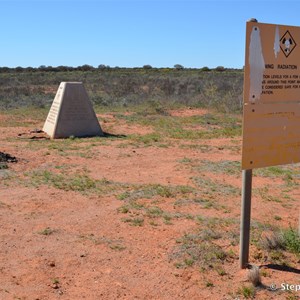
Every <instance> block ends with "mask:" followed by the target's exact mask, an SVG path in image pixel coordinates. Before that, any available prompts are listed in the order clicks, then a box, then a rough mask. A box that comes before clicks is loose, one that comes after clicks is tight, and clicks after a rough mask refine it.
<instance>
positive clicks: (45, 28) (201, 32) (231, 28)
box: [0, 0, 300, 68]
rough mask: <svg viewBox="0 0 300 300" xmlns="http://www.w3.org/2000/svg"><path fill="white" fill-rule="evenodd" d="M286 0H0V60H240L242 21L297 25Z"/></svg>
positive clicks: (197, 63)
mask: <svg viewBox="0 0 300 300" xmlns="http://www.w3.org/2000/svg"><path fill="white" fill-rule="evenodd" d="M299 11H300V1H292V0H283V1H276V0H273V1H271V0H269V1H267V0H266V1H258V0H251V1H248V0H244V1H243V0H236V1H227V0H223V1H222V0H219V1H217V0H210V1H204V0H203V1H202V0H198V1H197V0H185V1H181V0H133V1H127V0H123V1H122V0H98V1H97V0H52V1H48V0H35V1H26V0H0V16H1V17H0V26H1V31H0V32H1V38H0V66H8V67H17V66H22V67H28V66H32V67H39V66H40V65H46V66H59V65H66V66H74V67H76V66H80V65H83V64H89V65H92V66H95V67H97V66H98V65H99V64H105V65H109V66H111V67H115V66H119V67H142V66H143V65H146V64H150V65H151V66H153V67H173V66H174V65H175V64H181V65H183V66H184V67H196V68H201V67H204V66H208V67H210V68H214V67H217V66H224V67H228V68H242V67H243V65H244V51H245V50H244V49H245V27H246V21H247V20H248V19H250V18H252V17H255V18H257V19H258V21H259V22H262V23H275V24H285V25H293V26H300V18H299Z"/></svg>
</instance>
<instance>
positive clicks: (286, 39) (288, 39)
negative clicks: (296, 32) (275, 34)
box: [280, 30, 297, 57]
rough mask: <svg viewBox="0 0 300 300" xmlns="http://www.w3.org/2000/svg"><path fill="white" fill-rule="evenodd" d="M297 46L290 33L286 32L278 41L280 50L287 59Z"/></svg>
mask: <svg viewBox="0 0 300 300" xmlns="http://www.w3.org/2000/svg"><path fill="white" fill-rule="evenodd" d="M296 46H297V44H296V42H295V40H294V39H293V37H292V35H291V34H290V32H289V31H288V30H287V31H286V32H285V34H284V35H283V36H282V38H281V39H280V48H281V50H282V52H283V53H284V55H285V56H286V57H288V56H289V55H290V54H291V53H292V51H293V50H294V49H295V47H296Z"/></svg>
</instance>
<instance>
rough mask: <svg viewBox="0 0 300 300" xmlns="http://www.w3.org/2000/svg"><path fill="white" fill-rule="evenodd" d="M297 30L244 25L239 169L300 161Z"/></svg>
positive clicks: (299, 41)
mask: <svg viewBox="0 0 300 300" xmlns="http://www.w3.org/2000/svg"><path fill="white" fill-rule="evenodd" d="M299 127H300V27H294V26H285V25H274V24H264V23H257V22H247V28H246V57H245V77H244V120H243V148H242V169H243V170H247V169H253V168H260V167H267V166H273V165H280V164H288V163H295V162H299V161H300V130H299Z"/></svg>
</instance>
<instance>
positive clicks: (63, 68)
mask: <svg viewBox="0 0 300 300" xmlns="http://www.w3.org/2000/svg"><path fill="white" fill-rule="evenodd" d="M120 69H122V70H128V69H129V70H139V69H148V70H149V69H154V70H174V69H175V70H183V69H187V70H200V71H203V72H209V71H217V72H224V71H241V69H233V68H225V67H223V66H218V67H216V68H209V67H202V68H185V67H184V66H182V65H180V64H176V65H174V67H173V68H155V67H152V66H151V65H144V66H143V67H136V68H125V67H113V68H112V67H110V66H108V65H99V66H98V67H93V66H91V65H82V66H78V67H70V66H57V67H52V66H45V65H42V66H39V67H38V68H33V67H25V68H24V67H16V68H9V67H0V73H9V72H18V73H20V72H40V71H44V72H72V71H93V70H95V71H97V70H120Z"/></svg>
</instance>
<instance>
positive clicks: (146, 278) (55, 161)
mask: <svg viewBox="0 0 300 300" xmlns="http://www.w3.org/2000/svg"><path fill="white" fill-rule="evenodd" d="M204 113H206V111H204V110H180V111H176V112H172V115H174V116H191V115H195V114H204ZM7 118H8V117H7V116H4V115H2V116H1V115H0V121H2V122H3V120H6V119H7ZM99 118H100V122H101V118H105V119H106V123H103V124H102V123H101V126H102V127H103V129H104V130H105V131H108V130H106V129H107V128H109V132H110V133H112V134H118V135H122V134H129V133H130V134H141V135H143V134H147V133H151V132H152V129H151V128H147V127H142V126H139V125H134V126H131V125H128V124H125V123H122V122H117V121H116V120H115V118H114V117H113V114H108V113H107V114H106V115H101V116H100V117H99ZM42 125H43V122H37V124H35V128H42ZM30 129H31V128H28V127H18V126H14V127H0V139H1V149H0V150H1V151H2V152H6V153H10V154H11V155H13V156H16V157H17V158H18V159H19V161H18V163H10V164H8V166H9V169H8V170H2V173H0V219H1V228H0V236H1V248H0V278H1V286H0V299H3V300H6V299H22V300H25V299H26V300H27V299H28V300H29V299H30V300H31V299H35V300H37V299H39V300H46V299H47V300H48V299H70V300H72V299H108V300H109V299H165V300H167V299H243V296H242V295H240V294H239V293H238V290H239V288H241V287H242V286H248V285H249V282H248V281H247V272H248V271H247V270H240V269H239V261H238V253H239V246H238V245H230V244H228V241H226V240H220V244H221V245H222V247H223V248H224V249H225V250H229V249H231V250H232V251H234V253H235V256H234V257H233V258H232V260H230V261H226V262H225V263H224V269H225V271H226V275H224V276H220V275H218V274H217V273H216V272H215V270H208V271H206V272H201V271H200V270H199V267H196V266H191V267H186V268H176V266H175V262H174V261H173V259H172V253H173V252H174V249H175V248H176V247H177V246H178V243H177V242H176V241H177V239H178V238H180V237H182V236H183V235H184V234H185V233H189V232H193V231H194V230H197V228H199V224H197V222H195V221H194V220H192V219H189V218H178V219H174V220H172V222H171V224H168V223H165V222H163V221H162V220H161V219H157V220H155V221H156V222H157V223H158V224H156V225H155V226H154V225H153V224H152V223H151V219H150V218H148V217H147V216H145V215H144V224H143V226H131V225H130V224H129V223H127V222H124V217H126V216H127V215H126V214H123V213H121V212H120V211H119V210H118V209H119V208H120V207H121V206H122V205H123V204H124V202H123V201H122V200H120V199H119V198H118V194H120V193H121V192H118V191H116V192H112V193H104V194H103V195H102V194H99V193H80V192H78V191H65V190H61V189H57V188H55V187H54V186H52V185H49V184H39V185H37V186H34V185H32V184H30V182H29V183H28V178H27V177H26V174H27V173H28V172H29V173H30V172H32V171H35V170H49V169H51V170H54V171H55V170H58V171H59V166H63V167H62V168H64V170H66V172H69V173H68V174H73V173H76V172H78V173H80V172H82V170H84V172H87V173H88V176H89V177H91V178H92V179H94V180H101V179H103V178H105V180H108V181H112V182H115V183H118V184H127V185H129V186H130V185H141V184H145V185H149V184H160V185H164V186H177V185H189V186H194V183H193V180H192V177H193V176H196V175H197V174H198V175H199V173H197V171H196V170H195V169H193V168H191V167H190V166H189V165H188V164H187V165H185V164H184V163H180V161H182V160H183V159H184V158H189V159H190V160H191V161H200V160H209V161H212V162H217V161H221V160H231V161H239V160H240V159H241V151H240V146H241V139H240V138H234V139H229V138H228V139H226V138H224V139H211V140H201V141H193V142H190V141H179V142H177V141H175V142H174V141H172V143H171V144H170V146H169V147H167V148H165V147H158V146H155V145H150V146H148V147H142V146H140V145H138V144H131V143H128V142H127V141H126V140H125V141H124V140H122V139H117V138H116V139H107V140H105V138H103V140H101V142H99V141H97V142H95V141H94V140H92V141H89V140H88V139H87V140H86V141H84V142H82V143H81V144H79V147H80V149H79V150H78V151H79V152H80V151H81V152H83V154H82V155H78V153H76V149H75V150H73V149H71V150H64V149H63V150H62V151H59V150H57V149H55V148H53V147H52V148H49V147H48V148H47V147H46V146H39V145H42V143H45V140H44V139H38V138H37V137H43V135H42V134H38V133H37V134H35V133H29V130H30ZM20 133H25V134H22V135H19V134H20ZM18 135H19V136H18ZM32 136H35V137H36V139H35V140H32V139H30V138H31V137H32ZM46 142H47V141H46ZM63 142H64V141H62V140H59V141H56V143H57V144H58V145H63ZM91 143H94V144H95V145H93V146H91V147H90V144H91ZM188 144H199V145H200V144H206V145H209V146H211V150H209V151H200V150H199V149H197V148H193V147H181V146H182V145H188ZM45 145H46V144H45ZM47 145H48V144H47ZM224 146H235V147H236V146H238V149H237V150H232V148H230V147H224ZM89 147H90V148H89ZM0 171H1V170H0ZM7 172H9V173H7ZM1 174H2V175H1ZM5 174H10V176H11V177H10V179H5V176H6V175H5ZM1 176H2V177H1ZM203 176H204V177H207V178H210V179H211V180H218V182H222V183H226V184H231V185H233V186H236V187H237V188H239V189H240V188H241V178H240V176H239V175H237V176H229V175H228V174H226V173H220V174H214V173H211V172H208V171H207V172H203ZM26 180H27V181H26ZM24 182H25V183H24ZM280 184H282V180H281V179H280V178H275V179H270V178H263V177H259V176H258V177H254V179H253V187H254V188H264V187H266V186H272V187H274V186H276V185H277V186H280ZM279 189H280V188H278V189H275V190H274V193H275V194H276V193H277V194H278V193H279ZM291 193H292V194H293V197H294V199H296V200H295V201H294V202H292V203H291V205H290V206H287V207H284V206H282V203H279V202H269V201H262V200H261V198H260V197H259V196H258V195H257V194H255V193H254V195H253V204H252V219H255V220H258V221H260V222H264V223H271V224H276V225H280V226H281V227H285V228H286V227H288V226H289V224H291V225H292V226H293V227H295V226H297V222H298V217H299V210H298V208H299V198H300V194H299V187H298V186H296V187H295V188H294V190H293V191H292V192H291ZM152 200H153V199H152ZM154 200H155V201H156V202H155V205H156V206H159V207H160V208H161V209H163V210H164V211H168V212H180V213H186V214H192V215H201V214H203V215H205V216H206V217H218V218H221V219H222V218H224V219H226V218H235V219H239V217H240V196H239V195H237V196H233V197H228V196H222V195H219V196H218V199H214V201H216V202H218V203H219V204H222V205H226V208H227V209H228V211H229V213H225V212H224V211H223V210H222V209H221V210H220V209H204V208H203V207H201V206H199V205H196V204H190V205H184V206H180V207H176V206H175V205H174V202H175V200H178V199H174V198H172V197H159V196H157V197H156V198H155V199H154ZM141 201H144V202H145V203H146V202H147V201H148V202H149V200H147V199H142V200H141ZM153 203H154V202H153ZM274 215H277V216H280V217H281V220H279V221H275V220H274ZM235 226H236V227H237V228H236V230H237V231H239V224H236V225H235ZM45 229H51V232H50V233H49V234H41V233H42V232H45ZM223 230H226V228H224V229H223ZM255 254H257V249H256V247H254V246H251V249H250V261H253V262H255V263H256V264H259V265H260V266H262V265H266V266H267V265H268V264H270V263H271V262H270V261H269V260H268V259H267V260H266V261H265V262H264V263H257V261H256V260H255V257H254V255H255ZM289 258H290V259H291V261H290V266H291V267H292V268H291V269H290V272H289V271H287V270H276V269H274V268H271V267H263V268H262V269H263V270H265V272H266V274H267V275H266V276H265V277H263V278H262V281H263V284H264V285H265V286H266V287H267V286H269V285H270V284H272V283H275V284H277V286H279V287H280V284H281V283H284V282H285V283H289V284H300V281H299V277H300V276H299V274H300V268H299V261H297V260H295V258H294V256H292V255H291V256H287V258H286V259H287V260H289ZM208 282H211V283H213V286H209V285H208V284H207V283H208ZM291 295H293V297H295V298H288V297H289V296H291ZM299 296H300V291H299V292H293V293H292V294H290V293H288V292H280V291H277V292H271V291H268V290H267V289H266V288H263V287H262V288H260V289H257V291H256V298H257V299H299ZM296 297H298V298H296Z"/></svg>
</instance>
